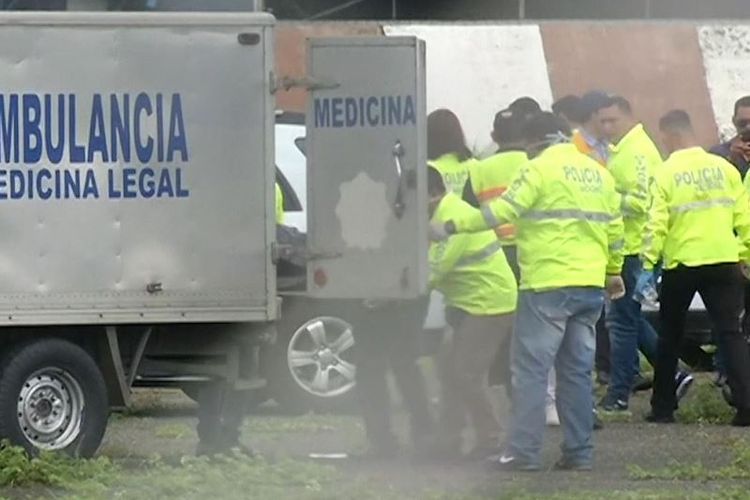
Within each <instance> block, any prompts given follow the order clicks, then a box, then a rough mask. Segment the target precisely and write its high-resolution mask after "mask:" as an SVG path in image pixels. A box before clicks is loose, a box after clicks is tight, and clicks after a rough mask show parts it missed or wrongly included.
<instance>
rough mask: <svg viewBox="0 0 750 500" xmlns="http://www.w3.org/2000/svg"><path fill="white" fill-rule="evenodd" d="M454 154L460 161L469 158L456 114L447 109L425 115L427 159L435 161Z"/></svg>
mask: <svg viewBox="0 0 750 500" xmlns="http://www.w3.org/2000/svg"><path fill="white" fill-rule="evenodd" d="M447 154H454V155H456V156H457V157H458V159H459V160H460V161H465V160H468V159H469V158H471V157H472V156H473V155H472V154H471V150H470V149H469V148H468V147H467V146H466V139H465V138H464V131H463V129H462V128H461V122H460V121H459V120H458V117H457V116H456V114H455V113H454V112H453V111H451V110H449V109H445V108H443V109H438V110H435V111H433V112H432V113H430V114H429V115H427V158H428V159H430V160H436V159H438V158H440V157H441V156H443V155H447Z"/></svg>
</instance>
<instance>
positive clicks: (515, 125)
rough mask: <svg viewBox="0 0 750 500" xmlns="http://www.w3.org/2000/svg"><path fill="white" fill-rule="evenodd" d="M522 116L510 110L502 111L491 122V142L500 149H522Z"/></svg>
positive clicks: (524, 121) (523, 121)
mask: <svg viewBox="0 0 750 500" xmlns="http://www.w3.org/2000/svg"><path fill="white" fill-rule="evenodd" d="M524 123H526V118H525V116H524V115H522V114H520V113H518V112H514V111H513V110H512V109H510V108H508V109H504V110H502V111H499V112H498V113H497V114H496V115H495V120H494V121H493V122H492V132H491V133H490V136H491V137H492V140H493V141H494V142H495V143H496V144H497V145H498V146H500V148H502V149H523V146H524V140H523V126H524Z"/></svg>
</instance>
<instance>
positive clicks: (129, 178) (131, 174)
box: [122, 168, 138, 198]
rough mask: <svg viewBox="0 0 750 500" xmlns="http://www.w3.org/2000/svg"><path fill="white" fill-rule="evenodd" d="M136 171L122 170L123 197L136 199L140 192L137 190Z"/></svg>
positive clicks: (132, 169) (131, 169)
mask: <svg viewBox="0 0 750 500" xmlns="http://www.w3.org/2000/svg"><path fill="white" fill-rule="evenodd" d="M135 174H136V170H135V169H134V168H123V169H122V197H123V198H135V197H136V196H138V191H136V190H135V187H136V183H137V179H136V178H135Z"/></svg>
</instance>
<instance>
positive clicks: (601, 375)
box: [596, 370, 609, 385]
mask: <svg viewBox="0 0 750 500" xmlns="http://www.w3.org/2000/svg"><path fill="white" fill-rule="evenodd" d="M596 383H597V384H599V385H609V372H605V371H604V370H599V371H597V372H596Z"/></svg>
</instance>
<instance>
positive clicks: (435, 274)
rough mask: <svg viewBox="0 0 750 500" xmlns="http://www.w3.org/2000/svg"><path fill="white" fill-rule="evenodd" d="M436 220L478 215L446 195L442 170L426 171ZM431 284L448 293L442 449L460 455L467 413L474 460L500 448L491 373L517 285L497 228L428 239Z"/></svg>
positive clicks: (508, 327) (507, 331) (506, 334)
mask: <svg viewBox="0 0 750 500" xmlns="http://www.w3.org/2000/svg"><path fill="white" fill-rule="evenodd" d="M428 193H429V196H430V207H429V208H430V216H431V219H432V221H443V222H445V221H448V220H450V219H451V218H454V217H459V218H460V217H462V216H465V214H472V213H474V212H477V209H476V208H473V207H472V206H470V205H469V204H468V203H466V202H464V201H463V200H461V198H459V197H458V196H457V195H455V194H453V193H450V192H448V193H446V188H445V185H444V183H443V180H442V176H441V175H440V173H439V172H438V171H437V170H435V169H434V168H432V167H429V168H428ZM429 261H430V285H431V287H432V288H433V289H436V290H439V291H440V292H442V293H443V295H444V296H445V301H446V304H447V308H446V317H447V320H448V323H449V324H450V325H451V327H452V329H453V337H452V339H451V340H450V341H449V342H448V344H447V349H446V352H445V354H444V355H443V356H441V357H440V361H441V363H440V370H439V373H440V382H441V384H440V385H441V389H442V394H443V397H442V399H441V402H442V411H441V418H440V420H439V424H440V427H439V430H438V433H437V435H438V436H439V441H438V443H437V444H438V446H437V449H436V450H435V452H436V453H439V454H441V455H445V456H449V457H453V456H456V455H457V454H460V453H461V449H462V446H461V445H462V439H461V432H462V430H463V428H464V426H465V421H466V416H467V415H468V416H469V417H470V420H471V422H472V424H473V426H474V431H475V436H476V439H475V442H476V444H475V447H474V450H473V451H472V452H471V453H470V454H469V455H470V456H471V457H472V458H487V457H489V456H490V455H493V454H495V453H497V447H498V440H499V435H500V424H499V422H498V420H497V417H496V415H495V413H494V410H493V407H492V404H491V403H490V400H489V398H488V394H487V375H488V372H489V369H490V365H491V364H492V362H493V361H494V359H495V353H496V352H497V351H498V348H499V347H500V344H501V343H503V342H506V343H507V342H509V341H510V338H511V334H512V332H513V313H514V311H515V310H516V298H517V284H516V279H515V277H514V276H513V272H512V271H511V269H510V266H509V265H508V261H507V260H506V259H505V255H504V254H503V252H502V248H501V245H500V242H499V241H498V240H497V238H496V236H495V233H494V232H493V231H491V230H487V231H484V232H481V233H476V234H462V235H458V236H456V237H453V238H450V239H449V240H446V241H441V242H433V243H431V244H430V251H429Z"/></svg>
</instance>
